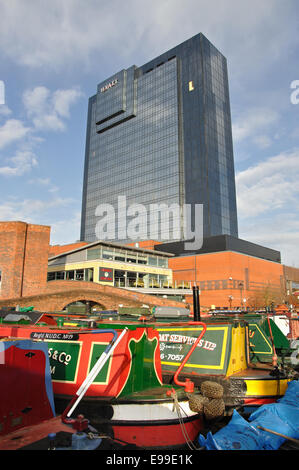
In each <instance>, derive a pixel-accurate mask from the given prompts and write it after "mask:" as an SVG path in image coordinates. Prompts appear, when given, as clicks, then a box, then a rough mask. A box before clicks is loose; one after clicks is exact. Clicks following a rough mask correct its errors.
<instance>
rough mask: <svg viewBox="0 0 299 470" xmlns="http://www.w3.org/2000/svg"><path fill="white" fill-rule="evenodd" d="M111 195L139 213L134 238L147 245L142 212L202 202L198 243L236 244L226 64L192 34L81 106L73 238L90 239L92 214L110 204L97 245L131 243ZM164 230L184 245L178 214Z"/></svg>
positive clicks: (114, 80)
mask: <svg viewBox="0 0 299 470" xmlns="http://www.w3.org/2000/svg"><path fill="white" fill-rule="evenodd" d="M119 196H125V198H126V205H127V207H131V210H133V209H134V206H132V204H137V206H135V208H136V210H137V211H138V210H139V206H138V204H142V205H143V207H145V208H146V209H147V214H146V215H147V216H146V215H145V217H144V218H142V217H141V218H140V224H141V225H142V224H143V225H142V226H143V229H142V230H140V231H139V232H138V233H139V235H140V239H149V238H155V239H156V237H155V236H154V235H155V234H154V233H151V232H150V225H149V224H150V217H149V215H150V209H149V207H150V206H149V205H150V204H166V205H167V206H168V207H171V205H172V204H176V205H179V206H181V207H182V206H183V204H191V205H194V204H203V214H204V219H203V235H204V237H208V236H213V235H221V234H229V235H232V236H234V237H237V236H238V228H237V209H236V194H235V174H234V159H233V145H232V130H231V116H230V101H229V89H228V76H227V64H226V59H225V57H224V56H223V55H222V54H221V53H220V52H219V51H218V50H217V49H216V48H215V47H214V46H213V45H212V44H211V43H210V42H209V41H208V40H207V39H206V38H205V37H204V36H203V35H202V34H198V35H197V36H195V37H193V38H191V39H189V40H187V41H185V42H184V43H182V44H180V45H179V46H177V47H175V48H173V49H171V50H170V51H168V52H166V53H164V54H162V55H161V56H159V57H157V58H156V59H154V60H152V61H151V62H149V63H147V64H145V65H143V66H142V67H136V66H132V67H130V68H129V69H127V70H122V71H120V72H118V73H116V74H115V75H113V76H112V77H110V78H108V79H107V80H105V81H103V82H102V83H100V84H99V85H98V89H97V94H96V95H95V96H93V97H91V98H90V100H89V109H88V122H87V137H86V155H85V169H84V184H83V203H82V222H81V239H82V240H86V241H94V240H96V239H97V238H98V237H97V230H96V226H97V221H98V220H99V213H97V207H98V205H103V204H110V205H111V206H112V207H114V208H115V215H116V216H115V218H113V220H112V219H111V222H115V224H114V227H115V230H114V231H112V232H111V237H110V238H109V237H107V239H108V240H112V241H113V240H116V241H121V242H126V241H132V240H129V239H128V238H125V237H122V235H123V232H122V230H121V228H122V227H121V226H118V225H117V223H118V221H119V220H120V216H117V208H118V203H119V199H118V198H119ZM192 207H193V206H192ZM139 214H141V213H140V212H139ZM130 215H131V216H133V212H131V214H130ZM129 221H130V218H129V217H127V220H126V223H127V224H128V223H129ZM107 222H108V226H109V227H113V224H112V225H109V218H107ZM123 223H125V222H124V221H123ZM141 225H140V226H141ZM172 227H173V230H171V224H170V225H169V227H168V228H170V231H167V230H166V231H165V233H164V232H163V227H162V226H161V233H160V234H159V235H160V236H159V237H158V238H160V239H161V240H163V241H167V239H168V238H167V237H169V240H174V239H183V238H184V234H183V220H182V212H180V213H179V214H178V213H175V215H174V220H173V224H172ZM174 227H175V228H174ZM139 228H140V227H139ZM131 233H132V232H131Z"/></svg>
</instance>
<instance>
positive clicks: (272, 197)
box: [236, 149, 299, 267]
mask: <svg viewBox="0 0 299 470" xmlns="http://www.w3.org/2000/svg"><path fill="white" fill-rule="evenodd" d="M298 180H299V149H298V150H293V151H292V152H285V153H281V154H279V155H276V156H273V157H270V158H268V159H267V160H265V161H263V162H260V163H258V164H256V165H254V166H252V167H250V168H247V169H246V170H244V171H240V172H238V173H237V175H236V187H237V202H238V219H239V237H240V238H245V239H247V240H250V241H252V242H255V243H258V244H261V245H264V246H268V247H270V248H274V249H276V250H278V251H281V253H282V261H283V263H284V264H290V265H293V264H296V265H297V266H298V267H299V252H298V243H299V221H298V216H297V214H298V200H299V186H298Z"/></svg>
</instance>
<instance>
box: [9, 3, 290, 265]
mask: <svg viewBox="0 0 299 470" xmlns="http://www.w3.org/2000/svg"><path fill="white" fill-rule="evenodd" d="M298 20H299V9H298V1H297V0H284V1H283V2H281V0H267V1H264V2H261V1H260V0H259V1H256V0H250V1H249V0H241V1H240V0H225V1H224V0H209V1H204V0H159V1H157V0H151V1H150V2H149V1H145V0H126V1H120V0H110V1H109V2H107V1H102V0H85V1H84V0H63V2H61V1H58V0H51V2H49V1H44V0H26V1H24V0H10V1H4V0H0V80H1V81H2V82H3V83H4V85H5V104H0V185H1V193H2V197H1V201H0V220H23V221H26V222H30V223H37V224H46V225H51V243H52V244H55V243H59V244H64V243H69V242H73V241H76V240H78V239H79V236H80V212H81V197H82V180H83V164H84V150H85V133H86V115H87V102H88V97H89V96H91V95H93V94H94V93H95V92H96V86H97V84H98V83H99V82H101V81H102V80H104V79H105V78H107V77H109V76H111V75H112V74H114V73H115V72H117V71H119V70H121V69H122V68H128V67H129V66H131V65H133V64H135V65H137V66H139V65H143V64H144V63H146V62H148V61H149V60H150V59H152V58H154V57H156V56H157V55H159V54H161V53H163V52H165V51H166V50H168V49H170V48H171V47H173V46H175V45H177V44H179V43H181V42H183V41H184V40H186V39H188V38H190V37H192V36H194V35H195V34H197V33H199V32H202V33H203V34H205V35H206V36H207V38H208V39H209V40H210V41H211V42H212V43H213V44H214V45H215V46H216V47H217V48H218V49H219V50H220V51H221V52H222V53H223V54H224V55H225V56H226V58H227V61H228V68H229V83H230V98H231V110H232V121H233V139H234V155H235V169H236V185H237V202H238V219H239V237H240V238H243V239H246V240H249V241H252V242H255V243H258V244H261V245H264V246H267V247H270V248H274V249H277V250H279V251H281V254H282V261H283V263H284V264H288V265H290V266H298V267H299V250H298V245H299V243H298V241H299V217H298V213H299V207H298V195H299V185H298V180H299V104H296V102H297V101H299V92H298V93H297V94H296V88H295V89H292V88H291V85H292V83H293V86H295V85H296V86H298V85H299V82H298V83H297V84H296V81H298V80H299V48H298V37H299V35H298V33H299V30H298V29H299V26H298V25H299V21H298ZM298 88H299V87H298ZM292 93H293V95H292ZM291 96H293V98H294V97H295V99H293V100H291ZM296 98H298V100H297V99H296ZM292 101H293V102H292ZM0 103H1V94H0Z"/></svg>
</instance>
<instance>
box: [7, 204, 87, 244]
mask: <svg viewBox="0 0 299 470" xmlns="http://www.w3.org/2000/svg"><path fill="white" fill-rule="evenodd" d="M77 206H78V204H77V201H76V200H74V199H72V198H64V197H54V198H52V199H49V200H42V199H37V198H35V199H33V198H31V199H29V198H26V199H24V200H21V199H19V198H17V197H11V198H8V199H7V200H6V201H4V202H1V203H0V220H7V221H9V220H11V221H13V220H20V221H23V222H27V223H32V224H41V225H50V226H51V243H52V244H57V243H59V244H64V243H71V242H74V241H76V240H78V239H79V236H80V219H81V214H80V211H78V208H77ZM66 209H67V217H66V216H65V213H66Z"/></svg>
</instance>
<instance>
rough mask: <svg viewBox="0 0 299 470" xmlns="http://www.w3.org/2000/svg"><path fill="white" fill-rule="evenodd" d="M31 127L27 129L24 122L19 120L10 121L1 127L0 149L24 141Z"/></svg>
mask: <svg viewBox="0 0 299 470" xmlns="http://www.w3.org/2000/svg"><path fill="white" fill-rule="evenodd" d="M29 131H30V128H29V127H25V126H24V124H23V122H22V121H19V120H18V119H8V120H7V121H6V122H5V124H3V126H1V127H0V149H1V148H4V147H6V146H7V145H10V144H11V143H12V142H16V141H18V140H20V139H23V138H24V137H25V136H26V135H27V134H28V132H29Z"/></svg>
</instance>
